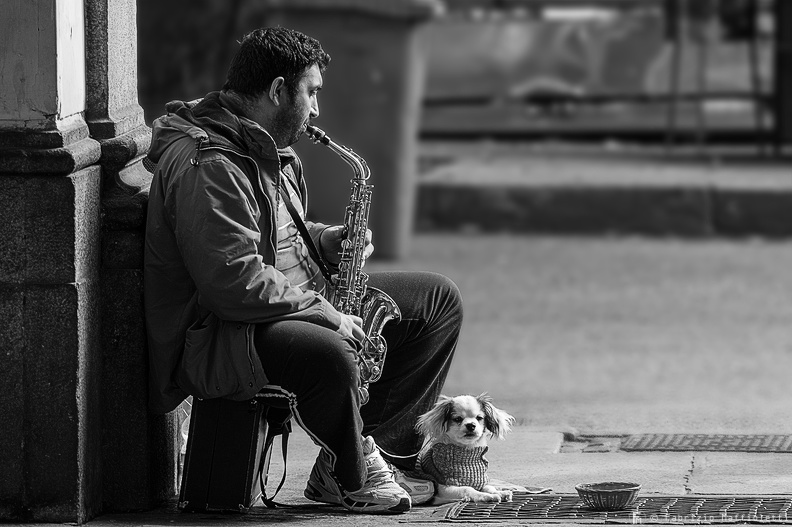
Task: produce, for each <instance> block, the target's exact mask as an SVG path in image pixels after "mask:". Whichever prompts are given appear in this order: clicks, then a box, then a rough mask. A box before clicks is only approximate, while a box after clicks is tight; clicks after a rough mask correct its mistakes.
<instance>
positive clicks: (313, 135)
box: [305, 124, 330, 146]
mask: <svg viewBox="0 0 792 527" xmlns="http://www.w3.org/2000/svg"><path fill="white" fill-rule="evenodd" d="M305 133H307V134H308V137H309V138H310V139H311V141H313V142H314V143H322V144H323V145H325V146H327V145H329V144H330V138H329V137H327V134H326V133H325V132H324V130H322V129H321V128H317V127H316V126H313V125H310V124H306V125H305Z"/></svg>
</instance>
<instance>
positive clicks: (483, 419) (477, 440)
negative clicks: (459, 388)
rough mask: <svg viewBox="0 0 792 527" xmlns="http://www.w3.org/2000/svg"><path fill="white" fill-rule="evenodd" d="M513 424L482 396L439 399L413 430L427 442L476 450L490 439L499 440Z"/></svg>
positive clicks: (442, 397)
mask: <svg viewBox="0 0 792 527" xmlns="http://www.w3.org/2000/svg"><path fill="white" fill-rule="evenodd" d="M513 422H514V417H512V416H511V415H509V414H507V413H506V412H504V411H503V410H500V409H498V408H496V407H495V406H494V405H493V404H492V400H491V399H490V397H489V396H488V395H487V394H486V393H483V394H481V395H479V396H478V397H473V396H472V395H458V396H456V397H446V396H445V395H441V396H440V398H439V399H438V401H437V403H436V404H435V405H434V407H433V408H432V409H431V410H429V411H428V412H427V413H425V414H423V415H422V416H421V417H419V418H418V424H417V425H416V429H417V430H418V432H419V433H421V434H423V435H424V437H425V438H426V440H427V441H431V442H435V443H436V442H449V443H454V444H457V445H460V446H465V447H477V446H484V445H486V444H487V441H488V440H489V438H490V437H491V436H495V437H496V438H498V439H503V438H504V437H505V435H506V433H507V432H509V431H510V430H511V425H512V423H513Z"/></svg>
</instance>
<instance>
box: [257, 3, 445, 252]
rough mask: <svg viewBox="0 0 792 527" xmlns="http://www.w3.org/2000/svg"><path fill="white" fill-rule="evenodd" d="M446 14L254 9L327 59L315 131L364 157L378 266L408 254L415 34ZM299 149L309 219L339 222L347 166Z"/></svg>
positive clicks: (348, 6) (401, 6)
mask: <svg viewBox="0 0 792 527" xmlns="http://www.w3.org/2000/svg"><path fill="white" fill-rule="evenodd" d="M442 7H443V5H442V4H441V3H439V2H438V0H357V1H355V0H280V1H274V0H270V1H268V2H265V3H263V4H261V5H260V8H261V9H262V10H263V11H264V14H265V17H266V25H280V26H283V27H289V28H292V29H296V30H298V31H302V32H303V33H305V34H307V35H309V36H311V37H314V38H316V39H317V40H319V42H321V44H322V47H323V48H324V49H325V51H327V52H328V53H329V54H330V56H331V63H330V67H329V68H328V70H327V72H326V73H325V79H324V81H325V82H324V87H323V89H322V93H321V96H320V97H319V110H320V117H319V119H317V121H316V125H317V126H318V127H319V128H321V129H323V130H324V131H325V132H327V134H328V136H330V137H331V138H332V139H333V140H334V141H335V142H337V143H339V144H343V145H345V146H347V147H349V148H351V149H353V150H354V151H355V152H356V153H358V154H359V155H361V156H362V157H363V158H364V159H365V160H366V162H367V164H368V165H369V167H370V169H371V180H370V181H371V183H372V184H373V185H374V193H373V198H372V205H371V214H370V221H369V227H370V228H371V229H372V231H374V246H375V248H376V249H375V257H377V258H385V259H399V258H402V257H404V256H406V255H407V253H408V251H409V243H410V239H411V237H412V229H413V222H414V219H413V216H414V209H415V204H414V202H415V193H416V192H415V184H416V176H417V174H416V172H417V135H418V127H419V122H420V110H421V103H422V99H423V88H424V57H423V53H422V50H421V47H420V44H419V37H420V36H419V31H418V29H419V27H420V25H421V23H422V22H425V21H426V20H428V19H429V18H431V17H432V16H434V15H435V14H438V13H439V12H441V11H442ZM250 14H251V13H248V16H249V15H250ZM248 20H250V18H248ZM297 149H298V151H299V154H300V157H301V158H302V160H303V164H304V166H305V171H306V174H307V178H306V179H307V182H308V187H309V196H310V203H309V205H308V211H309V218H310V219H312V220H315V221H322V222H325V223H341V222H342V221H343V216H344V207H345V206H346V204H347V202H348V201H349V190H350V186H349V184H348V182H349V180H350V177H351V175H352V172H351V171H350V168H349V166H348V165H347V164H346V163H344V162H343V161H342V160H341V159H340V158H338V157H337V156H335V154H333V153H332V152H331V151H330V150H329V149H326V148H320V147H318V146H315V145H311V144H309V143H308V141H307V140H306V139H303V141H301V142H300V143H298V144H297Z"/></svg>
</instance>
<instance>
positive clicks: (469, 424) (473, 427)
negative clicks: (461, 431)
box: [465, 423, 476, 431]
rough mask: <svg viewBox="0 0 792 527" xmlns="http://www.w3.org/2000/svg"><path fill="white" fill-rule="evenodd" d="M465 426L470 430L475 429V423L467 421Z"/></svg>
mask: <svg viewBox="0 0 792 527" xmlns="http://www.w3.org/2000/svg"><path fill="white" fill-rule="evenodd" d="M465 426H466V427H467V429H468V430H471V431H472V430H475V429H476V424H475V423H467V424H466V425H465Z"/></svg>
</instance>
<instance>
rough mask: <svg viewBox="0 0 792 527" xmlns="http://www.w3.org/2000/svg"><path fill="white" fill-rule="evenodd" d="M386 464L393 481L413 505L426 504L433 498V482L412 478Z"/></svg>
mask: <svg viewBox="0 0 792 527" xmlns="http://www.w3.org/2000/svg"><path fill="white" fill-rule="evenodd" d="M388 464H389V465H390V467H391V470H393V479H394V480H395V481H396V483H398V485H399V486H400V487H401V488H403V489H404V490H406V491H407V494H409V495H410V501H412V504H413V505H420V504H422V503H426V502H427V501H429V500H431V499H432V498H433V497H434V494H435V485H434V482H433V481H430V480H428V479H421V478H416V477H413V476H411V475H409V473H408V472H404V471H403V470H401V469H399V468H397V467H395V466H393V465H392V464H390V463H388Z"/></svg>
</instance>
